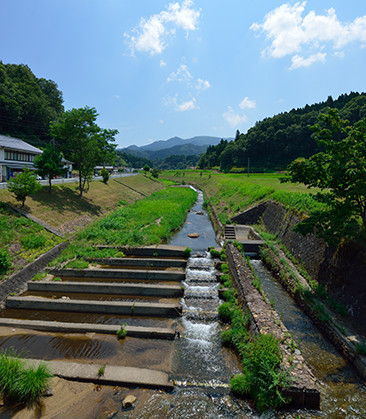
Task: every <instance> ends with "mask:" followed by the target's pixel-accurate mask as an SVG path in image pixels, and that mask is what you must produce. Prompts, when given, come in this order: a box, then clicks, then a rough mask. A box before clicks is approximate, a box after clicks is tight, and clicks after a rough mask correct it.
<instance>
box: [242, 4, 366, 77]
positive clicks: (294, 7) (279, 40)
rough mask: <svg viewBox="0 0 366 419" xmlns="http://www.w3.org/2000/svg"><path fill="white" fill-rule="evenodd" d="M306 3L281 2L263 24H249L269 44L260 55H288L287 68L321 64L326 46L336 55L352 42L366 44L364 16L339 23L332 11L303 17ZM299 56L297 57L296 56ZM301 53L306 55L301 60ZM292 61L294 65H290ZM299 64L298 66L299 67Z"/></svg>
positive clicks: (280, 56)
mask: <svg viewBox="0 0 366 419" xmlns="http://www.w3.org/2000/svg"><path fill="white" fill-rule="evenodd" d="M306 4H307V2H306V1H303V2H297V3H295V4H292V3H284V4H282V5H281V6H280V7H277V8H276V9H274V10H272V11H270V12H269V13H268V14H267V15H266V16H265V17H264V20H263V23H261V24H259V23H253V24H252V25H251V27H250V29H252V30H253V31H262V32H263V33H265V35H266V38H267V40H268V41H270V42H271V43H270V45H269V46H268V47H267V48H265V49H264V50H263V51H262V54H263V55H264V56H270V57H272V58H282V57H285V56H287V55H292V65H291V67H290V68H291V69H294V68H299V67H303V66H310V65H311V64H313V63H315V62H317V61H323V62H324V61H325V55H321V53H320V52H321V51H322V50H324V48H325V47H326V46H327V45H328V44H330V45H331V46H332V47H333V49H334V50H336V51H337V52H341V51H339V50H340V49H342V48H344V47H345V46H346V45H347V44H349V43H350V42H352V41H359V42H361V43H362V44H365V43H366V15H365V16H360V17H357V18H356V19H355V20H354V21H353V22H350V23H342V22H341V21H340V20H339V19H338V17H337V15H336V11H335V9H334V8H330V9H328V10H327V11H326V13H325V14H317V13H316V12H315V11H313V10H311V11H310V12H309V13H308V14H306V15H305V16H303V14H304V11H305V7H306ZM300 54H301V56H300ZM304 54H309V57H308V58H304V57H303V55H304ZM294 62H295V64H294ZM299 64H300V65H299Z"/></svg>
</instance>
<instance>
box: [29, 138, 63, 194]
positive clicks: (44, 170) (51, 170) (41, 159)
mask: <svg viewBox="0 0 366 419" xmlns="http://www.w3.org/2000/svg"><path fill="white" fill-rule="evenodd" d="M61 160H62V154H61V153H60V151H58V150H56V148H55V147H54V146H53V145H52V144H49V145H48V146H47V147H46V148H45V149H44V150H43V153H42V154H40V155H38V156H36V157H35V159H34V166H35V167H36V169H37V172H38V174H39V175H40V176H43V177H45V176H47V177H48V184H49V187H48V192H49V193H51V181H52V179H54V178H55V177H56V176H60V175H61V174H62V173H63V172H64V169H63V164H62V162H61Z"/></svg>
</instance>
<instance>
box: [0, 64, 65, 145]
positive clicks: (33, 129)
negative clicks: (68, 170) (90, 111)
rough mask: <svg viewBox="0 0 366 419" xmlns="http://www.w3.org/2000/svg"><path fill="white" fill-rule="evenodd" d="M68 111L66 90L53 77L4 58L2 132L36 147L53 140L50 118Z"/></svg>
mask: <svg viewBox="0 0 366 419" xmlns="http://www.w3.org/2000/svg"><path fill="white" fill-rule="evenodd" d="M63 111H64V107H63V98H62V93H61V91H60V90H58V87H57V84H56V83H55V82H54V81H52V80H46V79H44V78H37V77H36V76H35V75H34V74H33V73H32V71H31V69H30V68H29V67H28V66H27V65H24V64H19V65H18V64H3V63H2V62H1V61H0V132H1V133H2V134H5V135H11V136H13V137H18V138H22V139H24V140H25V141H27V142H29V143H31V144H33V145H34V146H36V147H40V146H44V145H46V144H48V143H49V141H50V139H51V137H50V128H49V124H50V121H52V120H55V119H56V118H57V117H59V116H60V115H61V114H62V112H63Z"/></svg>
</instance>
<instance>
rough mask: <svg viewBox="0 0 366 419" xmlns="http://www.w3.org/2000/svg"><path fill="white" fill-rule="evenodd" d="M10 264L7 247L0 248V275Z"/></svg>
mask: <svg viewBox="0 0 366 419" xmlns="http://www.w3.org/2000/svg"><path fill="white" fill-rule="evenodd" d="M10 266H11V259H10V253H9V251H8V250H7V249H0V275H1V274H3V273H5V272H6V271H7V270H8V269H9V268H10Z"/></svg>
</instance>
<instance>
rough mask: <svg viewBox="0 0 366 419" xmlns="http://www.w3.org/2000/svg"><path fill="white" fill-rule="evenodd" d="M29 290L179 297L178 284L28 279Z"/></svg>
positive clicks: (180, 290) (180, 293) (180, 291)
mask: <svg viewBox="0 0 366 419" xmlns="http://www.w3.org/2000/svg"><path fill="white" fill-rule="evenodd" d="M28 290H29V291H38V292H65V293H68V292H77V293H87V294H94V293H95V294H118V295H134V296H151V297H181V296H182V295H183V292H184V290H183V289H182V288H181V287H180V286H179V285H151V284H116V283H113V282H112V283H108V282H103V283H100V282H67V281H64V282H61V281H29V282H28Z"/></svg>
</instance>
